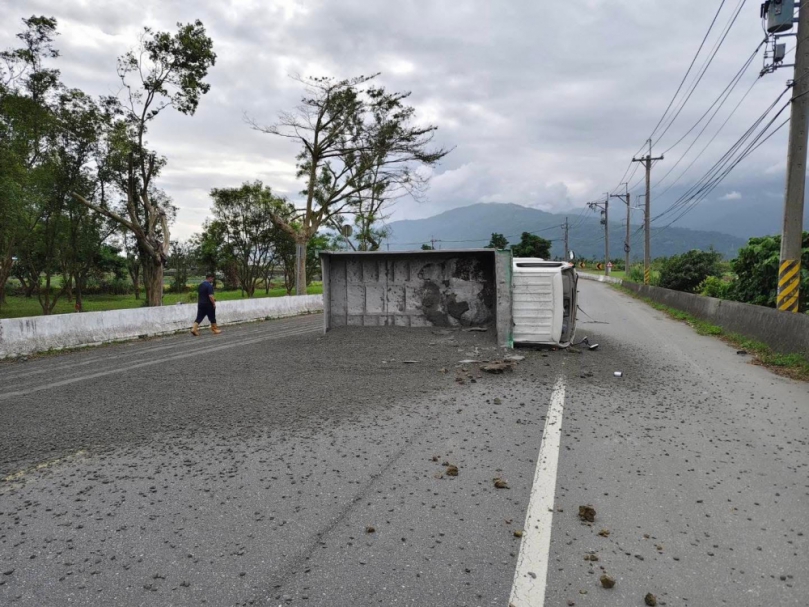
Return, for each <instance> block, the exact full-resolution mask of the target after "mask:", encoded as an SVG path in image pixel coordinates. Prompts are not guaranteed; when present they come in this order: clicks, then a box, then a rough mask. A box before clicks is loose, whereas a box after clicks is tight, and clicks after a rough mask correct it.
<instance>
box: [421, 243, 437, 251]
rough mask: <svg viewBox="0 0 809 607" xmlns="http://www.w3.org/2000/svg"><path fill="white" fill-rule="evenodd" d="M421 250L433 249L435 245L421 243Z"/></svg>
mask: <svg viewBox="0 0 809 607" xmlns="http://www.w3.org/2000/svg"><path fill="white" fill-rule="evenodd" d="M421 250H422V251H435V247H434V246H432V245H429V244H426V243H425V244H423V245H421Z"/></svg>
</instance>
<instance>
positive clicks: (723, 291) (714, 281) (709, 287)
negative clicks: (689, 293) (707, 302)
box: [697, 276, 734, 299]
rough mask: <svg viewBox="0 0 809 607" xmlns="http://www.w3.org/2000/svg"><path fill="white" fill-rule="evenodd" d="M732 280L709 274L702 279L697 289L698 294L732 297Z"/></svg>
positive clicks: (720, 297)
mask: <svg viewBox="0 0 809 607" xmlns="http://www.w3.org/2000/svg"><path fill="white" fill-rule="evenodd" d="M733 286H734V281H733V280H732V279H731V280H728V279H726V278H719V277H718V276H709V277H708V278H706V279H705V280H703V281H702V282H701V283H700V285H699V287H698V289H697V291H698V292H699V294H700V295H705V296H707V297H716V298H717V299H733Z"/></svg>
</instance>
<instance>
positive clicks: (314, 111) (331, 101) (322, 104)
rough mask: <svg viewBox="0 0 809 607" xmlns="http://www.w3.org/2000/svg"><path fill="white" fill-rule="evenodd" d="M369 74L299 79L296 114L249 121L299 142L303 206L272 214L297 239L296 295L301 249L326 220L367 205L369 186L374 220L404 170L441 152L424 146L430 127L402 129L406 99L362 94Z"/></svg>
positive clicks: (407, 113)
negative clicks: (290, 213)
mask: <svg viewBox="0 0 809 607" xmlns="http://www.w3.org/2000/svg"><path fill="white" fill-rule="evenodd" d="M375 77H376V75H374V76H359V77H357V78H351V79H347V80H335V79H332V78H309V79H306V80H302V79H298V80H299V81H300V82H302V83H303V84H304V85H305V88H306V96H305V97H304V98H303V99H302V101H301V104H300V105H299V106H298V108H297V109H296V111H295V112H292V113H290V112H285V113H282V114H281V116H280V120H279V122H278V123H276V124H274V125H271V126H259V125H258V124H257V123H256V122H255V121H253V120H251V119H248V121H249V123H250V124H251V126H252V127H253V128H254V129H256V130H259V131H261V132H264V133H267V134H270V135H276V136H279V137H285V138H288V139H292V140H294V141H297V142H298V143H300V145H301V151H300V153H299V154H298V156H297V160H298V177H300V178H303V179H304V181H305V184H306V189H305V190H304V191H303V192H302V195H303V196H304V199H305V202H304V205H303V208H300V209H296V213H295V216H294V217H293V220H292V221H291V222H290V221H287V220H284V219H283V218H281V217H277V216H276V217H274V221H275V222H276V223H277V224H278V225H279V227H281V228H282V229H284V230H286V232H287V233H288V234H289V235H290V236H292V238H293V239H294V240H295V245H296V264H297V265H296V289H295V292H296V294H298V295H303V294H305V292H306V284H307V280H306V263H305V262H306V258H307V255H306V248H307V246H308V244H309V241H310V240H311V239H312V237H313V236H314V235H315V234H316V233H317V231H318V230H319V229H320V227H321V226H323V225H328V222H329V220H330V219H331V218H332V217H335V216H337V215H340V214H343V213H348V212H356V210H357V208H358V207H359V205H360V204H361V201H363V200H367V198H363V196H366V195H368V194H369V192H371V191H372V190H374V189H375V191H376V202H371V203H370V204H371V206H370V210H368V209H369V207H367V206H366V211H367V213H369V214H370V215H371V216H372V217H375V216H376V215H375V212H374V211H373V209H374V208H377V211H378V205H379V200H381V199H384V193H385V191H386V190H387V189H388V187H389V185H390V183H391V182H392V181H393V180H395V179H396V178H398V177H401V175H402V174H403V173H402V171H403V170H404V169H403V167H406V166H407V165H408V164H411V163H422V162H426V163H428V164H429V163H431V162H437V160H438V159H440V158H441V157H443V156H444V155H446V154H447V151H446V150H443V149H438V150H433V151H430V150H428V149H427V146H428V144H429V142H430V140H431V138H432V133H433V132H434V131H435V130H436V127H434V126H426V127H411V126H409V125H408V124H407V123H408V121H409V120H410V119H411V118H412V117H413V111H412V108H407V107H406V106H404V104H403V100H404V99H405V98H406V97H407V94H401V93H394V94H389V93H386V92H385V91H384V90H383V89H378V88H370V89H368V90H363V89H362V87H363V86H364V85H366V84H367V83H368V82H370V81H371V80H373V79H374V78H375ZM408 170H409V169H408ZM380 196H382V198H381V199H380ZM371 223H373V222H371ZM369 235H370V234H369Z"/></svg>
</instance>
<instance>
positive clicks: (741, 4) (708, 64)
mask: <svg viewBox="0 0 809 607" xmlns="http://www.w3.org/2000/svg"><path fill="white" fill-rule="evenodd" d="M746 2H747V0H740V1H739V4H738V6H737V7H736V12H735V13H734V14H733V16H732V17H731V19H730V21H729V23H728V25H727V26H726V28H725V31H724V33H723V34H722V37H721V38H720V39H719V40H718V41H717V43H716V44H715V45H714V48H713V49H712V50H711V54H710V56H709V57H708V58H707V59H706V61H705V63H704V64H703V67H702V68H700V71H699V73H698V74H697V76H696V78H695V80H694V83H693V84H692V85H691V86H690V87H689V88H690V90H689V92H688V95H686V97H685V99H684V100H683V101H682V103H681V104H680V106H679V108H678V109H677V112H676V113H675V114H674V117H673V118H672V119H671V120H670V121H669V123H668V126H666V128H665V129H664V130H663V132H662V133H660V135H659V136H658V137H657V141H658V143H659V142H660V140H661V139H663V137H664V136H665V135H666V133H667V132H668V130H669V129H670V128H671V126H672V125H673V124H674V122H675V121H676V120H677V118H678V117H679V116H680V113H681V112H682V111H683V109H685V106H686V105H687V104H688V101H689V100H690V99H691V96H692V95H693V94H694V91H696V90H697V87H698V86H699V84H700V82H702V79H703V78H704V76H705V74H706V73H707V72H708V69H709V68H710V67H711V64H712V63H713V60H714V58H715V57H716V55H717V53H718V52H719V49H720V48H721V47H722V44H723V43H724V42H725V39H726V38H727V36H728V34H729V33H730V30H731V29H732V28H733V25H734V24H735V23H736V19H738V17H739V14H740V13H741V11H742V8H743V7H744V5H745V3H746Z"/></svg>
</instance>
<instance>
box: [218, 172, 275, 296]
mask: <svg viewBox="0 0 809 607" xmlns="http://www.w3.org/2000/svg"><path fill="white" fill-rule="evenodd" d="M211 198H213V201H214V204H213V216H214V219H213V222H212V224H218V225H217V229H219V230H221V233H222V235H223V237H224V243H225V250H226V251H227V254H228V255H229V256H230V257H231V258H232V259H233V260H234V261H235V263H236V273H237V275H238V277H239V284H240V285H241V287H242V289H243V290H244V291H245V292H246V293H247V296H248V297H253V294H254V293H255V291H256V286H257V285H258V282H259V280H261V279H262V278H265V277H266V276H267V274H268V270H269V269H271V268H272V266H273V264H274V263H275V248H276V242H275V238H276V236H277V235H278V231H279V230H278V229H277V228H276V227H275V224H274V223H273V220H272V217H273V215H274V214H277V213H282V210H281V209H279V207H281V206H282V205H283V204H284V202H283V201H282V200H280V199H279V198H277V197H275V196H273V194H272V191H271V190H270V188H269V187H267V186H264V185H263V184H262V183H261V182H260V181H255V182H253V183H244V184H242V186H241V187H239V188H222V189H214V190H211Z"/></svg>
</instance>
